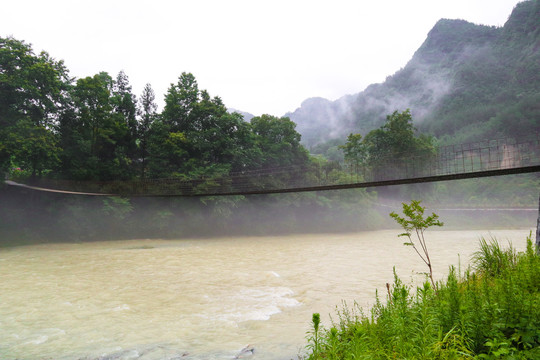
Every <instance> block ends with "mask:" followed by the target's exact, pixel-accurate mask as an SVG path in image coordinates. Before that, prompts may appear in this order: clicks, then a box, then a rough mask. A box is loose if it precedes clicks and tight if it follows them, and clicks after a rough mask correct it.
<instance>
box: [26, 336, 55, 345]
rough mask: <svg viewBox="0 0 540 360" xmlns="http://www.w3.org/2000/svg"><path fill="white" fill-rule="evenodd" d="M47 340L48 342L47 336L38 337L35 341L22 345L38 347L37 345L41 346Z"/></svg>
mask: <svg viewBox="0 0 540 360" xmlns="http://www.w3.org/2000/svg"><path fill="white" fill-rule="evenodd" d="M47 340H49V337H48V336H47V335H40V336H38V337H37V338H35V339H32V340H29V341H26V342H25V343H24V344H25V345H27V344H33V345H39V344H43V343H44V342H46V341H47Z"/></svg>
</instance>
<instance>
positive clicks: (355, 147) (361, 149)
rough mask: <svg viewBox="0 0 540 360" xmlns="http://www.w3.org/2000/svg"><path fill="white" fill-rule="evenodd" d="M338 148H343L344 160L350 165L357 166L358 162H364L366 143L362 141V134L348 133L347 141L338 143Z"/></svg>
mask: <svg viewBox="0 0 540 360" xmlns="http://www.w3.org/2000/svg"><path fill="white" fill-rule="evenodd" d="M338 148H339V149H341V150H343V152H344V154H345V161H346V162H348V163H349V164H350V165H355V166H356V167H358V166H359V165H360V164H364V162H365V160H366V155H367V153H366V144H365V143H364V142H363V141H362V135H360V134H352V133H351V134H349V136H348V137H347V143H345V145H339V146H338Z"/></svg>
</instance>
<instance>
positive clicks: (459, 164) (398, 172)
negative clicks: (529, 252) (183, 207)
mask: <svg viewBox="0 0 540 360" xmlns="http://www.w3.org/2000/svg"><path fill="white" fill-rule="evenodd" d="M532 172H540V134H538V133H537V134H534V135H532V136H530V137H527V138H520V139H509V138H506V139H498V140H485V141H480V142H476V143H469V144H460V145H452V146H443V147H440V148H439V149H438V151H437V153H436V154H433V155H431V156H429V157H426V156H421V157H420V156H419V157H415V156H394V157H392V158H381V159H377V161H376V162H375V164H373V162H371V165H370V166H368V165H365V164H362V163H360V162H359V163H356V164H347V165H343V164H338V163H326V164H324V165H320V164H317V163H315V162H314V163H311V164H308V165H303V166H288V167H279V168H267V169H259V170H246V171H240V172H234V173H230V174H227V175H226V176H204V177H199V178H190V179H182V178H170V179H138V180H130V181H101V182H96V181H65V180H53V179H40V180H39V181H36V182H33V183H32V184H29V183H22V182H17V181H13V180H6V184H7V185H11V186H20V187H25V188H28V189H33V190H39V191H50V192H59V193H67V194H79V195H88V196H125V197H139V196H153V197H164V196H185V197H193V196H226V195H251V194H277V193H291V192H306V191H327V190H340V189H354V188H367V187H378V186H388V185H401V184H415V183H424V182H434V181H446V180H456V179H469V178H479V177H488V176H500V175H509V174H521V173H532Z"/></svg>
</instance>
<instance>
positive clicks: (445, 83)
mask: <svg viewBox="0 0 540 360" xmlns="http://www.w3.org/2000/svg"><path fill="white" fill-rule="evenodd" d="M539 100H540V0H532V1H525V2H522V3H520V4H518V5H517V6H516V8H515V9H514V10H513V12H512V14H511V16H510V17H509V19H508V21H507V23H506V24H505V25H504V27H502V28H496V27H489V26H483V25H475V24H472V23H469V22H467V21H464V20H448V19H442V20H440V21H438V22H437V24H436V25H435V26H434V27H433V29H432V30H431V31H430V32H429V33H428V35H427V38H426V40H425V42H424V43H423V44H422V46H420V48H419V49H418V50H417V51H416V53H415V54H414V55H413V57H412V59H411V60H410V61H409V62H408V63H407V65H406V66H405V67H404V68H403V69H401V70H399V71H398V72H396V73H395V74H394V75H392V76H389V77H388V78H387V79H386V81H385V82H384V83H381V84H373V85H370V86H368V87H367V88H366V89H365V90H364V91H363V92H361V93H358V94H356V95H349V96H346V97H343V98H341V99H338V100H337V101H334V102H332V101H328V100H325V99H321V98H315V99H308V100H306V101H304V103H302V105H301V107H300V108H298V109H297V110H296V111H294V112H292V113H288V114H286V116H289V117H290V118H291V120H293V121H294V122H296V123H297V124H298V126H297V130H298V131H299V132H300V133H301V134H302V137H303V142H304V144H306V145H307V146H308V147H311V146H313V145H316V144H317V143H321V142H325V141H327V140H329V139H333V138H344V137H346V136H347V134H349V133H350V132H359V133H363V134H365V133H366V132H368V131H370V130H372V129H374V128H376V127H379V126H380V125H381V124H382V123H383V122H384V120H385V118H386V115H388V114H390V113H392V112H393V111H395V110H400V111H401V110H405V109H407V108H410V109H411V112H412V114H413V117H414V119H415V121H416V125H417V126H418V127H420V128H421V129H422V130H423V131H429V132H431V133H433V134H434V135H436V136H438V137H446V138H447V139H448V141H450V140H452V141H455V140H460V141H470V140H472V139H476V138H477V137H478V136H482V137H483V138H484V137H486V136H487V137H489V136H504V135H516V134H519V133H524V132H530V131H531V127H535V126H536V128H538V126H539V117H540V109H539V108H538V106H540V105H538V104H539V103H540V101H539ZM510 124H511V125H510Z"/></svg>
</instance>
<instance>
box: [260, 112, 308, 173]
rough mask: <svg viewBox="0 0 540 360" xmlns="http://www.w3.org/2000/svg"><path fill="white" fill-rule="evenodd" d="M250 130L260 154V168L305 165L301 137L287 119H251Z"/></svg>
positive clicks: (305, 155)
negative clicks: (254, 136)
mask: <svg viewBox="0 0 540 360" xmlns="http://www.w3.org/2000/svg"><path fill="white" fill-rule="evenodd" d="M251 128H252V131H253V132H254V134H255V135H256V145H257V147H258V148H259V151H260V153H261V154H262V159H261V164H260V166H261V167H277V166H290V165H305V164H306V163H307V161H308V158H309V156H308V152H307V150H306V149H305V148H304V147H303V146H302V145H301V144H300V139H301V135H300V134H299V133H298V132H296V124H295V123H294V122H292V121H291V120H290V119H289V118H288V117H282V118H278V117H275V116H271V115H262V116H256V117H254V118H252V119H251Z"/></svg>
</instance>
